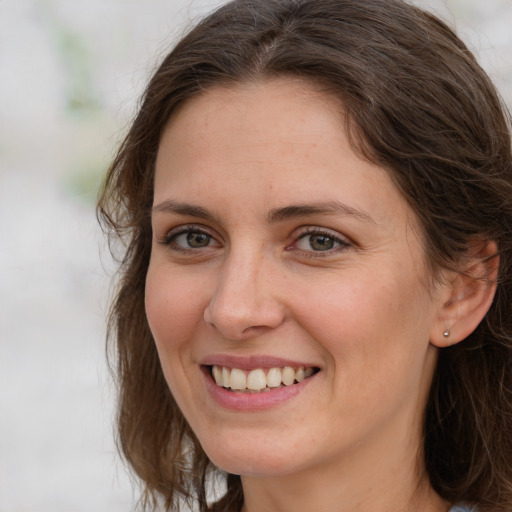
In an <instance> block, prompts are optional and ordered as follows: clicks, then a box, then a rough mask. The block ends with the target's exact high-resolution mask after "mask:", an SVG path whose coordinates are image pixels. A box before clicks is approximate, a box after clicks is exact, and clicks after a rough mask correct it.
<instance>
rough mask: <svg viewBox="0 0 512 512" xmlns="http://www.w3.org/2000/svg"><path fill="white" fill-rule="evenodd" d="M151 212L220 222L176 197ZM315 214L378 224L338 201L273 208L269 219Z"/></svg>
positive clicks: (272, 220)
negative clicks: (344, 217) (347, 217)
mask: <svg viewBox="0 0 512 512" xmlns="http://www.w3.org/2000/svg"><path fill="white" fill-rule="evenodd" d="M151 213H152V214H153V213H174V214H178V215H186V216H190V217H197V218H200V219H204V220H208V221H212V222H219V219H218V218H217V216H216V215H214V214H212V213H211V212H210V211H208V210H207V209H206V208H203V207H202V206H198V205H195V204H191V203H182V202H180V201H175V200H174V199H167V200H165V201H162V202H161V203H159V204H157V205H155V206H153V207H152V208H151ZM313 215H342V216H350V217H354V218H356V219H358V220H361V221H364V222H370V223H372V224H376V222H375V220H374V219H373V218H372V217H371V216H370V215H369V214H368V213H366V212H365V211H363V210H358V209H356V208H353V207H351V206H348V205H346V204H344V203H341V202H338V201H327V202H315V203H305V204H296V205H289V206H283V207H279V208H272V210H270V211H269V213H268V214H267V220H268V222H269V223H271V224H275V223H278V222H283V221H285V220H289V219H293V218H300V217H311V216H313Z"/></svg>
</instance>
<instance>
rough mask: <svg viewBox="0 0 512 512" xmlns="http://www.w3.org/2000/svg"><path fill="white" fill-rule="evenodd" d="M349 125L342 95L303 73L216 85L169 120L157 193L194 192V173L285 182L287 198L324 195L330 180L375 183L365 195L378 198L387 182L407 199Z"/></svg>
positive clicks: (363, 185)
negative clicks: (362, 149)
mask: <svg viewBox="0 0 512 512" xmlns="http://www.w3.org/2000/svg"><path fill="white" fill-rule="evenodd" d="M345 125H346V123H345V117H344V112H343V108H342V104H341V102H340V100H339V99H338V98H335V97H333V95H331V94H328V93H326V92H325V91H323V90H321V89H320V88H319V86H318V85H316V84H309V83H308V82H305V81H303V80H300V79H288V78H285V79H283V78H281V79H273V80H265V81H260V82H256V83H248V84H236V85H229V86H217V87H213V88H211V89H209V90H207V91H206V92H205V93H203V94H201V95H199V96H197V97H194V98H192V99H190V100H189V101H188V102H186V103H185V104H183V105H182V106H181V108H180V109H179V110H178V111H177V112H175V113H174V115H173V116H172V118H171V119H170V121H169V122H168V124H167V126H166V128H165V130H164V132H163V134H162V138H161V141H160V147H159V151H158V158H157V163H156V179H155V199H157V196H161V195H165V194H172V193H173V192H172V190H173V189H174V190H175V191H176V190H178V188H179V189H180V190H182V191H190V192H192V191H193V190H194V187H196V186H197V183H196V181H203V180H205V179H207V180H210V181H211V182H212V183H217V184H221V185H222V187H220V188H221V189H224V190H225V189H226V187H227V186H228V185H229V186H238V185H239V186H240V188H245V189H247V190H256V189H258V187H259V186H260V185H262V184H263V183H265V185H266V186H267V187H269V188H272V189H273V190H274V191H276V190H277V189H278V188H279V186H281V189H284V188H286V192H284V191H283V190H281V194H284V195H285V196H286V195H287V196H289V199H290V200H291V199H292V198H293V196H294V194H295V195H300V194H304V193H306V192H308V193H311V194H313V195H314V194H317V195H325V194H327V192H329V191H331V187H332V186H333V185H336V192H334V191H332V193H333V194H336V193H338V194H342V195H343V194H345V193H350V192H351V193H354V192H357V193H358V194H360V193H363V192H364V190H368V191H369V192H370V191H372V190H373V191H374V192H378V193H377V194H376V196H375V198H374V197H373V195H372V194H367V198H366V200H365V202H366V203H371V202H372V201H373V202H375V203H376V205H378V204H380V203H382V201H381V200H382V197H383V194H384V189H380V190H374V189H375V184H376V183H377V182H382V183H383V184H385V187H384V188H385V191H386V192H387V194H388V195H389V196H390V197H389V200H390V201H391V202H392V203H394V204H395V203H396V204H400V206H403V204H401V203H403V199H402V197H401V195H400V194H399V193H398V191H397V190H396V188H395V186H394V185H393V184H392V183H391V180H390V179H389V176H388V173H387V172H386V171H385V170H384V169H382V168H381V167H379V166H377V165H375V164H373V163H372V162H369V161H366V160H363V159H362V158H361V157H360V156H359V155H358V154H356V152H355V151H354V150H353V148H352V146H351V144H350V142H349V139H348V137H347V135H346V132H345ZM195 190H196V191H197V188H196V189H195ZM214 191H219V187H213V188H210V190H209V192H210V195H211V194H213V192H214ZM274 193H275V192H274ZM282 199H283V200H285V199H286V198H285V197H283V198H282ZM295 199H296V198H295ZM315 199H319V198H317V197H315Z"/></svg>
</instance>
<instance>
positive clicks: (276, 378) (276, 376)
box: [267, 368, 281, 388]
mask: <svg viewBox="0 0 512 512" xmlns="http://www.w3.org/2000/svg"><path fill="white" fill-rule="evenodd" d="M280 385H281V368H270V370H269V371H268V373H267V386H268V387H269V388H277V386H280Z"/></svg>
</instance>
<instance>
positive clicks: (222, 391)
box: [146, 79, 439, 475]
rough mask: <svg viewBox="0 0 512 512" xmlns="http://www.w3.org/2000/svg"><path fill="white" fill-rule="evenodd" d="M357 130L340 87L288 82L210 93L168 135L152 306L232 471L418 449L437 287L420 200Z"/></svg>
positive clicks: (180, 374) (158, 183)
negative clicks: (336, 95)
mask: <svg viewBox="0 0 512 512" xmlns="http://www.w3.org/2000/svg"><path fill="white" fill-rule="evenodd" d="M343 127H344V121H343V114H342V109H341V107H340V105H339V104H338V103H337V102H336V101H334V100H333V99H331V98H329V97H328V96H326V95H325V93H321V92H318V91H317V90H316V89H315V88H313V87H312V86H310V85H307V84H305V83H303V82H300V81H293V80H291V79H288V80H286V79H280V80H273V81H265V82H261V83H257V84H251V85H238V86H232V87H218V88H214V89H211V90H209V91H208V92H206V93H205V94H203V95H202V96H199V97H197V98H194V99H192V100H191V101H190V102H188V103H186V104H185V105H184V106H183V107H182V108H181V109H180V110H179V111H178V112H177V113H176V114H175V115H174V116H173V118H172V119H171V121H170V122H169V124H168V126H167V127H166V130H165V131H164V133H163V136H162V139H161V143H160V147H159V152H158V158H157V163H156V176H155V196H154V207H153V211H152V227H153V245H152V253H151V261H150V265H149V269H148V274H147V285H146V310H147V317H148V320H149V324H150V328H151V331H152V333H153V336H154V339H155V342H156V346H157V350H158V353H159V357H160V360H161V364H162V368H163V371H164V374H165V378H166V380H167V382H168V384H169V387H170V389H171V391H172V394H173V396H174V398H175V399H176V401H177V403H178V405H179V407H180V409H181V410H182V412H183V414H184V415H185V417H186V419H187V421H188V423H189V425H190V426H191V428H192V430H193V431H194V432H195V434H196V436H197V437H198V439H199V441H200V442H201V444H202V446H203V448H204V450H205V451H206V453H207V455H208V456H209V457H210V459H211V460H212V461H213V462H214V463H215V464H217V465H218V466H220V467H221V468H223V469H225V470H227V471H228V472H231V473H236V474H242V475H284V474H292V473H293V472H296V471H305V470H308V469H310V468H314V467H316V468H318V467H319V466H322V465H324V466H326V467H327V465H329V464H342V463H344V462H347V461H349V460H351V458H352V459H354V457H355V456H356V455H357V460H367V459H368V456H370V457H373V458H375V457H379V456H382V457H384V456H386V455H385V454H387V453H388V452H389V453H399V454H400V456H402V457H407V456H409V455H410V456H413V452H414V454H416V453H417V450H418V448H419V446H420V437H421V421H422V414H423V410H424V407H425V402H426V394H427V391H428V387H429V384H430V381H431V378H432V373H433V369H434V366H435V360H436V353H435V349H434V348H433V347H432V346H431V345H430V344H429V334H430V332H431V330H432V329H433V328H434V326H435V328H436V329H439V326H438V325H437V324H436V322H437V316H438V315H437V313H438V309H439V304H438V302H439V300H438V299H436V297H437V293H436V290H435V289H434V288H433V287H432V285H430V287H429V286H427V285H426V284H425V283H426V282H427V277H426V270H425V268H426V265H425V261H424V260H425V257H424V251H423V249H422V243H421V241H420V236H419V234H418V233H419V231H420V230H419V229H418V227H417V224H416V219H415V217H414V214H413V213H412V211H411V210H410V208H409V207H408V206H407V205H406V203H405V201H404V200H403V198H402V197H401V195H400V194H399V193H398V191H397V190H396V189H395V187H394V186H393V185H392V183H391V181H390V179H389V178H388V175H387V173H386V172H385V171H384V170H383V169H381V168H379V167H377V166H376V165H374V164H371V163H369V162H367V161H365V160H362V159H361V158H359V157H358V156H357V155H356V154H355V153H354V151H353V150H352V149H351V147H350V145H349V143H348V141H347V137H346V134H345V132H344V128H343ZM223 379H224V380H223ZM216 380H217V381H216ZM364 454H366V455H364ZM369 454H371V455H369ZM365 457H366V459H365Z"/></svg>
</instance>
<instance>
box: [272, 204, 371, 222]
mask: <svg viewBox="0 0 512 512" xmlns="http://www.w3.org/2000/svg"><path fill="white" fill-rule="evenodd" d="M319 214H322V215H342V216H350V217H355V218H356V219H358V220H362V221H364V222H370V223H372V224H376V222H375V220H373V219H372V217H371V216H370V215H369V214H368V213H366V212H365V211H363V210H358V209H356V208H353V207H352V206H348V205H346V204H344V203H340V202H339V201H327V202H319V203H306V204H297V205H290V206H285V207H282V208H273V209H272V210H270V212H269V213H268V215H267V218H268V221H269V222H271V223H275V222H282V221H284V220H288V219H292V218H296V217H311V216H313V215H319Z"/></svg>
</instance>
